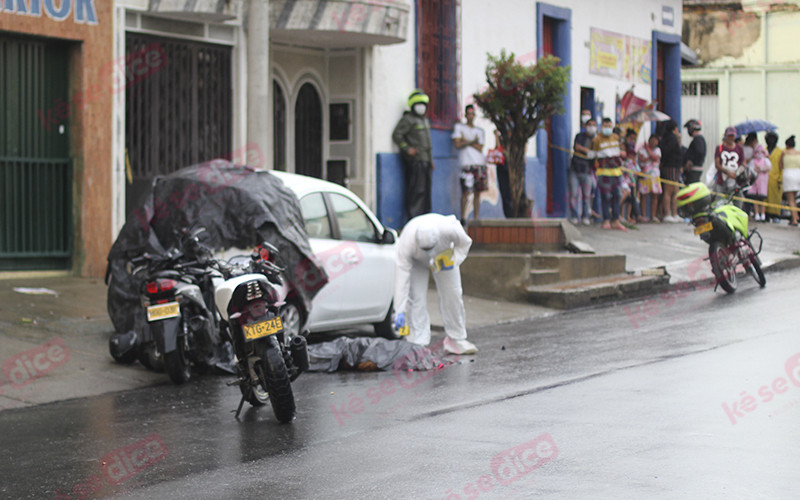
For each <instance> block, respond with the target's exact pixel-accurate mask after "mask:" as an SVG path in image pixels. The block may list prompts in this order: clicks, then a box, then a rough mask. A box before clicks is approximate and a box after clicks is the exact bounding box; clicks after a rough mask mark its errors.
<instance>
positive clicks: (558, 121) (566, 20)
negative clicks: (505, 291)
mask: <svg viewBox="0 0 800 500" xmlns="http://www.w3.org/2000/svg"><path fill="white" fill-rule="evenodd" d="M545 17H549V18H551V19H554V20H557V22H556V23H555V25H554V28H555V29H554V33H553V54H554V55H555V56H556V57H558V58H559V59H561V63H560V66H569V65H570V64H572V38H571V36H572V11H571V10H570V9H567V8H563V7H556V6H554V5H550V4H547V3H543V2H537V4H536V21H537V22H536V46H537V47H538V52H537V53H538V56H539V57H542V55H543V47H544V40H543V31H542V30H543V27H544V18H545ZM571 88H572V87H571V85H568V86H567V92H566V94H565V95H564V103H563V105H564V113H563V114H561V115H556V116H553V118H552V131H553V137H549V138H548V137H547V136H546V134H545V133H544V124H542V130H541V132H538V133H537V137H536V149H537V150H538V151H539V152H540V154H541V155H542V156H544V155H546V154H547V153H546V151H547V149H548V148H547V144H548V140H549V142H550V143H552V144H553V145H555V146H558V148H562V149H557V148H554V149H553V171H552V176H553V177H552V188H553V192H552V193H551V195H552V199H553V206H552V207H551V213H550V214H548V215H550V216H551V217H565V216H566V213H567V202H568V200H567V198H568V193H567V190H568V187H567V167H568V166H569V158H570V155H569V153H567V152H566V151H564V150H567V151H569V150H571V149H572V122H571V121H570V117H571V116H572V99H571V98H570V95H571ZM542 151H545V153H541V152H542ZM546 164H547V162H546V161H545V165H546ZM546 170H547V167H545V177H544V178H543V179H545V180H543V182H544V183H545V184H546V182H547V180H546ZM545 188H546V186H545ZM536 200H537V201H539V200H541V204H540V206H539V207H538V208H541V209H542V214H541V217H544V216H545V213H544V212H545V211H546V209H547V207H546V203H547V193H546V191H545V193H544V196H537V198H536ZM542 204H544V205H545V206H541V205H542ZM536 209H537V207H536V205H534V210H536Z"/></svg>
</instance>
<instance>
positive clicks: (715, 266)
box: [708, 241, 737, 293]
mask: <svg viewBox="0 0 800 500" xmlns="http://www.w3.org/2000/svg"><path fill="white" fill-rule="evenodd" d="M708 258H709V260H710V261H711V271H712V272H713V273H714V277H715V278H716V279H717V283H718V284H719V285H720V286H721V287H722V289H723V290H725V291H726V292H728V293H733V292H735V291H736V286H737V282H736V256H735V253H734V252H732V251H731V250H730V249H729V248H728V247H727V246H725V245H723V244H722V243H720V242H719V241H712V242H711V245H710V246H709V247H708Z"/></svg>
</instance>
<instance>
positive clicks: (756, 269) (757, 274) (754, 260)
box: [744, 241, 767, 288]
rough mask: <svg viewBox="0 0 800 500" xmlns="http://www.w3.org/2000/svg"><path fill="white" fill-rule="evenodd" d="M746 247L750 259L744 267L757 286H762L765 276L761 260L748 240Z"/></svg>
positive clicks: (764, 283) (765, 279)
mask: <svg viewBox="0 0 800 500" xmlns="http://www.w3.org/2000/svg"><path fill="white" fill-rule="evenodd" d="M747 247H748V249H749V251H750V261H749V262H748V263H746V264H745V265H744V269H745V271H747V273H748V274H749V275H750V276H752V277H753V279H754V280H756V283H758V286H760V287H761V288H764V286H766V284H767V277H766V276H764V271H763V270H762V269H761V261H760V260H759V258H758V255H756V252H755V250H753V246H752V245H751V244H750V242H749V241H748V242H747Z"/></svg>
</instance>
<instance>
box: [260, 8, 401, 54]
mask: <svg viewBox="0 0 800 500" xmlns="http://www.w3.org/2000/svg"><path fill="white" fill-rule="evenodd" d="M409 10H410V7H409V5H408V0H270V4H269V11H270V12H269V14H270V16H269V17H270V39H271V40H272V41H273V42H279V43H286V44H292V45H303V46H308V47H328V48H337V47H367V46H370V45H388V44H393V43H401V42H404V41H405V39H406V31H407V27H408V15H409Z"/></svg>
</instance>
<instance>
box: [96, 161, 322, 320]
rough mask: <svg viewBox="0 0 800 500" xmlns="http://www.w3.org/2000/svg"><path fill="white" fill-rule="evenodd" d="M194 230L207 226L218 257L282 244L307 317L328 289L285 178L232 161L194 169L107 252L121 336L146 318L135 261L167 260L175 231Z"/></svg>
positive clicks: (142, 208) (161, 186)
mask: <svg viewBox="0 0 800 500" xmlns="http://www.w3.org/2000/svg"><path fill="white" fill-rule="evenodd" d="M189 226H192V227H197V226H202V227H205V228H206V232H205V233H202V236H201V238H200V239H201V241H202V242H203V243H204V244H206V245H208V246H210V247H212V248H213V249H214V250H220V249H226V248H242V249H251V248H253V247H254V246H255V245H257V244H258V243H260V242H262V241H268V242H270V243H272V244H273V245H275V246H276V247H277V248H278V250H279V251H280V255H281V262H280V265H281V266H282V267H284V268H285V270H286V271H285V273H284V275H285V278H286V280H287V282H288V284H289V285H290V288H291V289H292V290H293V292H294V293H296V294H297V296H298V297H299V299H300V300H301V301H302V302H303V303H304V307H305V308H306V310H309V309H310V305H311V299H312V298H313V297H314V295H315V294H316V292H317V291H318V290H319V289H320V288H321V287H322V286H323V285H324V284H325V283H326V282H327V276H326V274H325V271H324V270H323V269H322V267H321V266H320V265H319V264H318V263H317V261H316V259H315V258H314V255H313V253H312V251H311V247H310V246H309V243H308V235H307V233H306V230H305V226H304V224H303V218H302V215H301V213H300V202H299V201H298V199H297V196H295V194H294V192H292V191H291V190H290V189H288V188H287V187H286V186H284V184H283V182H282V181H281V180H280V179H278V178H277V177H276V176H274V175H272V174H270V173H269V172H267V171H255V170H252V169H250V168H248V167H241V166H236V165H234V164H233V163H231V162H229V161H226V160H214V161H211V162H207V163H203V164H200V165H193V166H191V167H186V168H183V169H181V170H178V171H177V172H174V173H172V174H170V175H168V176H165V177H159V178H156V179H155V180H154V181H153V186H152V187H151V189H150V190H149V191H148V192H147V194H146V195H145V196H144V199H143V201H142V202H140V203H139V204H138V207H137V208H136V209H135V210H133V212H132V213H130V214H128V217H127V221H126V223H125V226H124V227H123V228H122V230H121V231H120V233H119V236H117V240H116V241H115V242H114V245H113V246H112V247H111V250H110V251H109V253H108V270H107V274H106V282H107V284H108V314H109V316H110V317H111V321H112V322H113V324H114V328H115V329H116V330H117V331H118V332H125V331H128V330H130V329H133V328H134V323H135V319H136V318H137V315H138V317H141V316H143V312H142V311H141V306H140V301H139V295H138V290H139V283H138V282H137V281H136V280H135V279H134V278H133V277H132V276H131V275H130V274H129V272H128V269H127V267H128V266H127V263H128V261H129V259H131V258H132V257H135V256H138V255H141V254H142V253H144V252H150V253H163V252H164V249H166V248H169V247H171V246H174V245H177V244H178V241H177V236H176V233H175V230H180V229H182V228H185V227H189Z"/></svg>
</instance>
